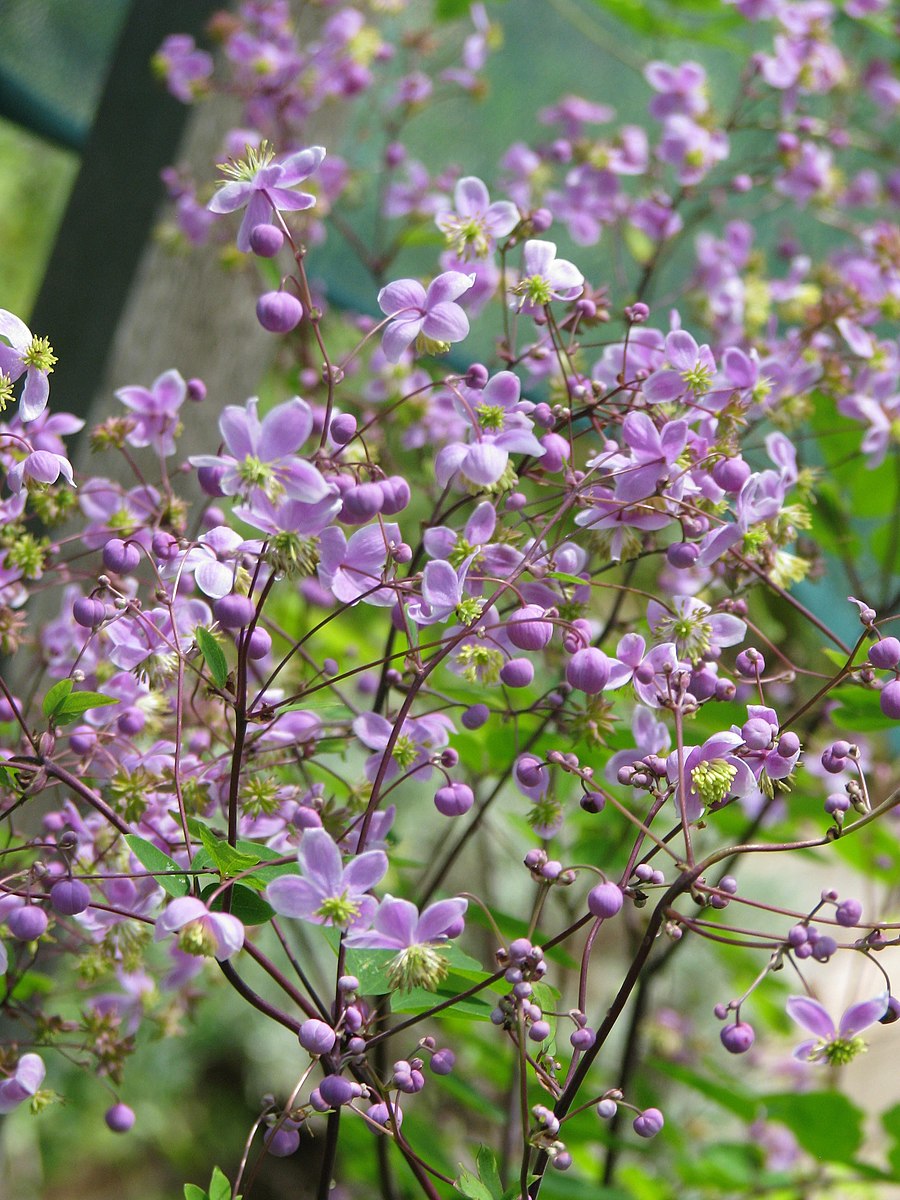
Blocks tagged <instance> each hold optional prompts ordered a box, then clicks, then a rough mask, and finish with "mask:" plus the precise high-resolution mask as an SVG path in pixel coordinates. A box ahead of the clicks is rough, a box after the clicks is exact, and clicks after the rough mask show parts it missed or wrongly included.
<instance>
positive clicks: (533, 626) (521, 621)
mask: <svg viewBox="0 0 900 1200" xmlns="http://www.w3.org/2000/svg"><path fill="white" fill-rule="evenodd" d="M544 615H545V610H544V609H543V608H541V606H540V605H539V604H526V605H524V607H522V608H519V609H516V611H515V612H513V613H511V614H510V615H509V617H507V623H506V636H507V637H508V638H509V640H510V641H511V642H512V644H513V645H514V646H515V647H517V649H519V650H532V651H535V650H543V649H544V647H545V646H546V645H547V644H548V643H549V641H550V639H551V638H552V637H553V625H552V624H551V622H550V621H546V620H543V619H542V618H543V617H544Z"/></svg>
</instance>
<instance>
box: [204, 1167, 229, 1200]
mask: <svg viewBox="0 0 900 1200" xmlns="http://www.w3.org/2000/svg"><path fill="white" fill-rule="evenodd" d="M209 1200H231V1184H230V1183H229V1182H228V1180H227V1179H226V1178H225V1176H224V1174H223V1173H222V1172H221V1171H220V1170H219V1168H218V1167H213V1173H212V1179H210V1181H209Z"/></svg>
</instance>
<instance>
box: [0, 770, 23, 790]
mask: <svg viewBox="0 0 900 1200" xmlns="http://www.w3.org/2000/svg"><path fill="white" fill-rule="evenodd" d="M0 782H2V783H3V785H4V787H8V788H12V789H13V790H14V791H18V790H19V788H20V786H21V785H20V784H19V775H18V772H17V770H16V768H15V767H8V766H7V765H6V764H5V763H0Z"/></svg>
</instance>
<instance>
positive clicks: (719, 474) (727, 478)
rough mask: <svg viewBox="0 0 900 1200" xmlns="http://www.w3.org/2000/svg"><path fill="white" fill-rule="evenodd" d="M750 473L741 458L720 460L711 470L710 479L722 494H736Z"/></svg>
mask: <svg viewBox="0 0 900 1200" xmlns="http://www.w3.org/2000/svg"><path fill="white" fill-rule="evenodd" d="M750 475H751V471H750V467H749V466H748V465H747V463H745V462H744V460H743V459H742V458H722V459H720V460H719V461H718V462H717V463H716V465H715V466H714V467H713V469H712V477H713V479H714V480H715V481H716V483H717V484H718V485H719V487H720V488H721V489H722V491H723V492H731V493H733V494H735V495H736V494H737V493H738V492H739V491H740V490H741V488H742V487H743V486H744V484H745V483H746V482H747V480H748V479H749V478H750Z"/></svg>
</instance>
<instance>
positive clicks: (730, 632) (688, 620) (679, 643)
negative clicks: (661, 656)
mask: <svg viewBox="0 0 900 1200" xmlns="http://www.w3.org/2000/svg"><path fill="white" fill-rule="evenodd" d="M647 621H648V623H649V625H650V628H651V630H652V631H653V636H654V637H655V638H657V639H658V640H659V641H661V642H674V643H675V650H676V652H677V654H678V656H679V657H684V658H687V659H688V660H689V661H690V662H698V661H699V660H700V659H701V658H702V657H703V656H704V655H705V654H706V653H707V652H708V651H709V650H710V649H711V648H712V647H713V646H719V647H721V648H723V649H724V647H726V646H735V645H737V644H738V643H739V642H741V641H743V639H744V634H745V633H746V632H747V625H746V623H745V622H744V621H742V620H741V619H740V617H735V616H733V615H732V614H731V613H714V612H713V611H712V610H711V609H710V607H709V605H708V604H704V603H703V601H702V600H698V599H696V597H694V596H673V597H672V599H671V603H670V606H669V607H668V608H666V607H664V606H663V605H662V604H660V603H659V602H658V601H656V600H651V601H650V603H649V604H648V605H647Z"/></svg>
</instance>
